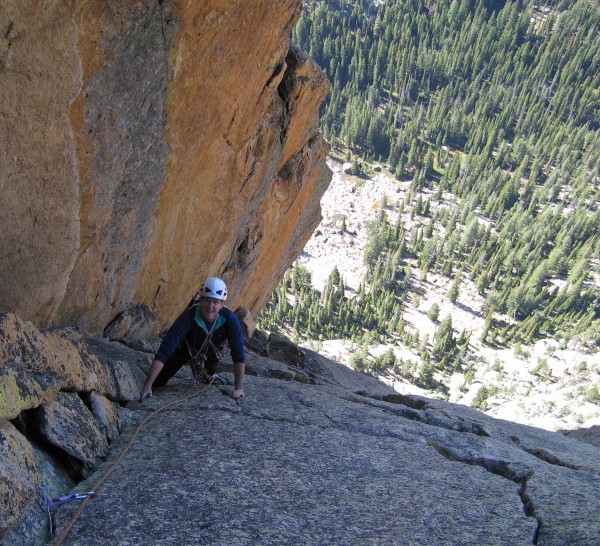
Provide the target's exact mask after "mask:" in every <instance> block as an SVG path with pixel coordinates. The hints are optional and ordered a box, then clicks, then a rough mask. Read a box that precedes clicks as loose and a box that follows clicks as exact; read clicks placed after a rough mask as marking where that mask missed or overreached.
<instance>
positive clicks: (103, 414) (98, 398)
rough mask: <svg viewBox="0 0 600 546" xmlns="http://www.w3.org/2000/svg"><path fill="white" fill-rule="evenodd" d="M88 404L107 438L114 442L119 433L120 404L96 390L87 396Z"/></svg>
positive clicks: (109, 441)
mask: <svg viewBox="0 0 600 546" xmlns="http://www.w3.org/2000/svg"><path fill="white" fill-rule="evenodd" d="M84 400H85V398H84ZM86 404H87V405H88V406H89V408H90V410H91V412H92V413H93V415H94V417H95V418H96V419H97V420H98V423H99V424H100V430H101V431H102V432H104V434H105V436H106V440H107V441H108V443H109V444H110V443H112V441H113V440H114V439H115V438H116V437H117V436H118V434H119V410H118V408H119V405H118V404H116V403H115V402H111V401H110V400H109V399H108V398H106V397H105V396H102V395H101V394H99V393H97V392H94V391H92V392H90V393H89V395H88V396H87V400H86Z"/></svg>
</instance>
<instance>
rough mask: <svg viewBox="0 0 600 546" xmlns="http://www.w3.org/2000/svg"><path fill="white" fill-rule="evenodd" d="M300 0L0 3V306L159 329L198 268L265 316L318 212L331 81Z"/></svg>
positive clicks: (43, 316) (235, 302)
mask: <svg viewBox="0 0 600 546" xmlns="http://www.w3.org/2000/svg"><path fill="white" fill-rule="evenodd" d="M301 7H302V3H301V1H300V0H281V1H278V2H273V1H266V0H247V1H245V2H223V1H217V0H209V1H205V2H183V1H175V0H173V1H164V2H160V3H158V2H151V1H149V0H147V1H146V0H136V1H132V0H116V1H113V2H110V3H107V2H103V1H100V0H92V1H90V2H85V3H74V2H72V1H59V2H53V3H52V4H48V3H44V4H40V3H39V2H33V0H8V1H7V2H3V3H2V4H1V5H0V21H1V23H0V25H4V26H5V27H6V28H3V29H0V30H1V32H0V72H1V73H2V77H3V85H2V86H1V88H0V98H1V99H2V102H1V103H2V104H3V114H4V116H0V129H2V130H1V131H0V180H1V181H2V192H3V199H2V201H1V202H0V218H1V220H0V225H1V230H2V234H3V236H2V238H1V239H0V281H1V282H2V285H1V286H2V288H1V289H0V310H6V311H12V312H15V313H17V314H18V315H20V316H21V317H23V318H25V319H27V320H31V321H32V322H34V323H36V324H38V325H62V324H77V325H79V326H83V327H85V328H88V329H90V330H92V331H102V330H103V329H104V327H105V326H106V325H107V324H108V323H110V322H111V321H112V320H113V319H114V318H115V316H117V315H118V314H119V313H120V312H121V311H124V310H126V309H129V308H131V307H133V306H135V305H146V306H147V307H148V308H149V309H150V310H152V311H153V312H154V313H155V315H156V317H157V321H156V327H157V329H162V328H164V327H166V326H168V325H169V323H170V322H171V321H172V320H173V319H174V318H175V317H176V316H177V314H178V313H179V312H180V311H181V310H182V308H183V307H184V306H185V305H186V303H187V302H189V300H190V299H191V297H192V296H193V294H194V293H195V292H196V291H197V289H198V286H199V283H200V281H201V279H202V278H203V277H206V276H211V275H220V276H223V277H224V278H225V280H226V281H227V283H228V285H229V295H230V297H229V301H228V305H229V306H230V307H233V308H236V307H240V306H244V307H248V308H249V309H250V310H251V313H252V314H253V315H256V314H257V312H258V311H259V310H260V308H261V307H262V306H263V305H264V303H265V302H266V300H267V298H268V297H269V294H270V293H271V291H272V290H273V289H274V288H275V286H276V285H277V283H278V281H279V279H280V278H281V276H282V275H283V272H284V271H285V269H286V268H287V267H288V266H289V265H290V264H291V263H292V262H293V260H294V259H295V257H296V256H297V255H298V254H299V252H300V251H301V250H302V248H303V246H304V244H305V242H306V241H307V239H308V238H309V237H310V235H311V233H312V231H313V230H314V228H315V227H316V225H317V224H318V222H319V221H320V205H319V202H320V198H321V196H322V194H323V192H324V191H325V189H326V188H327V186H328V184H329V181H330V173H329V170H328V169H327V167H326V165H325V156H326V153H327V146H326V144H325V142H324V141H323V139H322V138H321V136H320V135H319V134H318V129H317V115H318V108H319V106H320V104H321V102H322V101H323V100H324V98H325V96H326V94H327V92H328V90H329V84H328V82H327V81H326V79H325V77H324V75H323V73H322V71H321V70H320V69H319V68H318V67H317V66H316V65H315V64H314V63H313V62H312V61H311V60H310V59H307V58H306V57H305V56H303V55H302V54H301V53H299V52H295V51H290V49H289V39H290V33H291V29H292V28H293V26H294V24H295V23H296V21H297V19H298V17H299V15H300V10H301Z"/></svg>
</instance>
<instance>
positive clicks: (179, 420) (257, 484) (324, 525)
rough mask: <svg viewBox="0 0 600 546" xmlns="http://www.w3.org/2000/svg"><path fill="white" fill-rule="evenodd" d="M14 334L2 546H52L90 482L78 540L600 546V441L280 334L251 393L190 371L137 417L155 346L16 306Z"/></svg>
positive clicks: (7, 373)
mask: <svg viewBox="0 0 600 546" xmlns="http://www.w3.org/2000/svg"><path fill="white" fill-rule="evenodd" d="M0 333H1V337H0V349H1V351H2V353H1V359H0V389H1V390H0V392H3V393H9V395H10V401H9V402H7V403H5V404H0V410H1V411H0V478H1V480H0V544H6V545H10V546H15V545H31V544H43V543H46V541H47V539H48V535H47V533H48V527H49V521H48V513H47V510H46V500H47V499H48V498H52V497H59V496H62V495H65V494H67V493H68V492H69V491H71V492H82V491H90V490H91V491H95V495H94V497H93V498H91V499H90V501H89V503H87V505H86V506H85V509H84V510H83V513H82V515H81V516H80V517H79V518H78V519H77V520H76V521H75V522H74V526H73V527H72V529H70V530H69V531H68V533H67V534H66V535H65V534H64V532H66V529H67V525H69V524H70V523H71V518H72V516H73V515H74V512H75V510H76V509H77V508H78V503H77V502H74V503H71V504H67V505H63V506H60V507H56V508H52V509H51V514H52V518H53V526H54V527H55V528H56V533H55V538H58V539H59V541H62V542H61V543H62V544H82V545H86V546H89V545H91V544H99V545H104V544H115V545H116V544H215V545H217V544H277V545H279V544H377V545H380V544H419V545H426V544H427V545H428V544H468V545H480V544H486V545H492V544H497V545H502V546H504V545H506V544H511V545H512V544H540V545H541V544H544V545H558V544H569V545H571V544H574V545H577V544H581V545H583V544H586V545H588V544H598V543H599V542H600V519H599V518H600V510H599V508H600V505H599V503H600V501H599V497H598V491H599V490H600V465H599V462H598V461H599V460H600V459H599V457H598V453H599V452H598V448H597V447H595V446H593V445H588V444H584V443H580V442H578V441H576V440H572V439H571V438H568V437H565V436H563V435H561V434H558V433H554V432H548V431H545V430H541V429H536V428H533V427H528V426H524V425H518V424H514V423H510V422H507V421H501V420H497V419H493V418H491V417H488V416H486V415H484V414H482V413H480V412H478V411H476V410H474V409H472V408H468V407H465V406H460V405H455V404H449V403H445V402H440V401H435V400H428V399H426V398H422V397H416V396H405V395H400V394H398V393H396V392H394V391H393V390H392V389H391V388H390V387H388V386H386V385H384V384H382V383H380V382H378V381H377V380H376V379H375V378H373V377H369V376H366V375H363V374H357V373H355V372H353V371H351V370H349V369H347V368H345V367H344V366H342V365H339V364H337V363H335V362H332V361H329V360H327V359H325V358H323V357H321V356H319V355H317V354H315V353H312V352H310V351H306V350H302V349H300V348H299V347H297V346H295V345H293V344H292V343H290V342H289V341H287V340H286V339H285V338H282V337H281V336H276V335H271V336H268V337H267V336H266V335H265V334H262V333H261V332H257V333H255V334H254V336H253V337H250V338H247V339H246V343H247V347H248V358H247V378H246V398H244V399H242V400H241V401H238V402H236V401H234V400H233V399H231V397H230V396H228V395H229V394H230V392H231V390H232V382H233V375H232V373H231V370H232V367H233V364H232V363H231V360H230V359H229V358H225V359H224V360H223V361H222V362H221V366H222V368H221V370H220V374H221V376H222V377H223V378H224V379H225V380H226V381H227V382H228V383H229V384H226V385H218V386H214V385H213V386H210V387H206V386H199V385H198V384H196V383H195V382H194V380H193V378H192V375H191V373H190V371H189V369H188V368H187V367H184V368H183V369H182V370H181V371H180V372H179V373H178V374H177V375H176V376H175V377H174V378H173V380H172V381H171V382H169V384H168V385H167V386H165V387H164V388H162V389H157V390H156V392H155V393H154V394H155V396H154V397H153V398H150V399H147V400H145V401H144V402H143V403H142V404H141V405H139V404H138V405H137V407H136V404H135V403H132V402H131V401H132V399H135V398H136V397H137V393H138V392H139V388H140V387H141V384H142V382H143V379H144V371H145V370H146V369H147V367H148V365H149V361H150V359H151V357H152V344H153V342H147V343H141V344H139V346H138V347H137V349H135V350H134V349H133V348H131V347H127V346H125V345H123V344H122V343H118V342H110V341H108V340H107V339H105V338H102V337H100V336H94V335H89V334H82V333H81V332H77V331H76V330H74V329H61V330H53V331H41V330H38V329H37V328H35V327H34V326H33V325H32V324H31V323H28V322H25V321H23V320H20V319H18V318H17V317H15V316H14V315H11V314H5V315H0ZM140 349H146V350H147V351H148V352H146V351H143V350H140ZM157 411H158V413H155V412H157ZM146 417H148V418H149V420H146ZM142 423H143V424H142ZM139 424H142V427H141V428H139V429H138V425H139ZM119 433H121V434H119ZM130 440H131V443H130ZM126 446H129V447H127V448H126ZM109 447H110V449H109ZM82 479H83V480H84V481H81V480H82Z"/></svg>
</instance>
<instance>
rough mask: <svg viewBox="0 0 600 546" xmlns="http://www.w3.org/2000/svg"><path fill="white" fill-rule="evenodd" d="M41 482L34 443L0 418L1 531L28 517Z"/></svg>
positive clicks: (1, 532) (0, 532) (3, 531)
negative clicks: (30, 442) (28, 511)
mask: <svg viewBox="0 0 600 546" xmlns="http://www.w3.org/2000/svg"><path fill="white" fill-rule="evenodd" d="M39 482H40V478H39V474H38V471H37V468H36V465H35V458H34V454H33V449H32V448H31V445H30V444H29V442H28V441H27V439H26V438H25V437H24V436H23V435H22V434H21V433H20V432H19V431H18V430H17V429H16V428H15V427H14V426H13V425H11V424H10V423H9V422H7V421H0V535H2V534H3V533H5V532H6V531H7V530H9V529H11V528H12V527H15V526H16V525H17V524H19V523H20V521H21V520H22V519H23V518H24V517H25V514H26V512H27V510H28V509H29V507H30V506H31V505H32V504H33V503H34V501H35V497H36V491H37V487H38V485H39Z"/></svg>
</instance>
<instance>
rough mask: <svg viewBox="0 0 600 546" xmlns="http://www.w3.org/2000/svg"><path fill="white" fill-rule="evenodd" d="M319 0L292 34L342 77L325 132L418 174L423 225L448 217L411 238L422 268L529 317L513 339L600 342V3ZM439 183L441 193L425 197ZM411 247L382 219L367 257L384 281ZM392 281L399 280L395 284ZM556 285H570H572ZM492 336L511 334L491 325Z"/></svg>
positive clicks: (359, 152) (499, 309)
mask: <svg viewBox="0 0 600 546" xmlns="http://www.w3.org/2000/svg"><path fill="white" fill-rule="evenodd" d="M305 7H306V9H305V10H304V12H303V14H302V17H301V18H300V21H299V23H298V26H297V27H296V29H295V30H294V34H293V40H294V42H295V43H296V44H297V45H299V46H300V47H301V48H302V49H304V50H305V51H307V52H308V53H309V54H310V55H311V56H313V57H314V58H315V59H316V60H317V61H318V62H319V63H320V65H321V66H322V67H323V68H324V69H325V71H326V72H327V74H328V76H329V78H330V80H331V81H332V83H333V89H332V93H331V95H330V97H329V98H328V100H327V102H326V104H325V106H324V109H323V115H322V117H321V125H322V128H323V132H324V133H325V134H326V135H331V136H333V137H334V138H335V140H336V141H337V142H343V143H344V144H345V145H346V146H347V147H348V148H349V151H348V156H349V157H350V156H353V157H355V156H359V157H363V158H365V159H367V160H369V159H370V158H378V159H380V160H387V162H388V165H389V168H390V171H391V172H394V173H395V175H396V176H397V177H398V178H401V179H405V180H406V179H408V180H412V182H411V188H410V200H409V201H410V202H409V203H407V205H409V206H410V205H412V207H411V208H409V209H408V210H410V211H411V214H412V215H413V217H415V218H416V217H422V216H431V215H433V217H434V218H435V214H436V212H444V213H445V217H444V218H442V215H441V214H439V217H440V219H439V221H435V222H434V221H433V219H432V221H431V222H430V223H428V224H427V225H426V227H425V229H424V230H423V229H420V230H417V231H414V230H413V232H412V233H406V234H404V233H403V239H404V237H405V236H406V237H407V243H406V247H405V248H408V249H409V252H410V253H412V255H413V256H416V257H417V258H418V266H419V269H420V271H421V273H422V275H425V274H426V273H427V272H429V271H432V270H436V271H440V272H442V273H443V274H444V275H446V276H450V275H452V274H453V268H454V269H458V270H460V271H463V272H465V273H467V274H469V275H470V276H471V278H472V279H473V281H475V282H476V286H477V288H478V290H479V291H480V292H481V293H482V294H483V295H487V296H488V298H490V299H491V298H493V299H494V302H493V304H490V306H489V307H488V309H487V310H486V314H489V313H490V312H492V313H508V314H510V315H512V317H513V318H514V319H515V320H517V321H519V324H517V325H516V326H514V327H511V328H508V329H507V330H506V331H505V332H504V336H503V338H502V340H503V341H504V342H509V341H511V340H512V341H516V340H517V339H523V340H524V341H526V342H530V341H533V340H534V339H535V338H536V337H538V336H539V335H555V336H557V335H568V336H573V335H583V336H585V339H587V340H590V341H596V340H599V339H600V326H599V320H598V318H599V317H598V316H597V314H595V315H591V314H590V309H592V308H593V306H594V302H595V301H596V300H597V299H598V297H599V294H598V287H597V285H592V286H590V282H591V280H592V279H591V277H590V265H591V264H592V263H596V264H597V263H600V235H599V234H600V212H599V211H598V208H599V207H598V201H599V199H600V190H599V189H598V188H599V187H600V186H599V177H600V175H599V174H598V173H599V170H600V169H599V166H600V146H599V141H600V137H599V135H600V116H599V114H598V112H599V111H600V110H599V108H598V104H599V102H598V94H597V89H598V88H600V60H599V59H600V33H598V32H597V29H598V28H599V27H600V10H599V9H597V8H598V6H597V2H596V3H594V2H592V3H590V2H589V1H588V0H574V1H573V2H570V3H566V2H561V3H560V6H558V5H557V4H556V3H555V2H552V3H550V4H548V5H537V4H535V3H534V2H533V1H532V0H525V1H523V2H504V3H499V4H494V3H490V2H489V1H488V0H473V1H472V2H471V3H470V4H465V3H464V2H463V3H457V2H435V3H434V8H433V7H432V5H431V3H430V2H426V0H411V1H410V2H398V1H389V2H383V3H373V2H372V0H357V1H356V2H353V3H347V2H342V1H341V0H329V1H327V2H316V1H310V2H306V3H305ZM547 8H549V10H548V9H547ZM350 149H351V150H352V154H350ZM353 164H354V168H355V169H361V170H364V169H363V167H362V165H361V164H360V162H359V161H356V160H355V161H354V163H353ZM356 174H359V175H360V174H361V173H360V172H357V173H356ZM427 188H429V189H431V190H434V191H436V194H435V195H436V199H434V200H432V199H425V198H424V197H423V194H422V191H423V190H424V189H427ZM444 192H451V193H453V194H454V195H455V196H456V197H457V198H458V200H457V201H456V202H455V203H454V204H453V207H454V210H452V211H451V212H450V214H448V213H447V209H446V207H443V208H441V209H438V210H437V211H436V207H439V201H440V199H442V197H443V195H444ZM436 201H437V203H436ZM408 240H410V244H409V243H408ZM397 248H398V246H396V244H395V241H394V240H393V239H390V238H388V237H387V234H386V233H385V232H384V230H383V229H382V226H381V225H379V226H377V228H376V229H374V231H373V233H371V235H370V243H369V245H368V249H367V252H366V254H365V263H366V264H367V265H368V267H369V270H370V272H371V273H373V272H374V271H375V269H376V267H377V265H378V263H382V262H383V261H385V260H389V259H390V257H389V255H390V254H393V253H394V251H395V250H396V249H397ZM401 254H402V257H404V254H405V250H403V251H402V252H401ZM382 267H383V266H382ZM390 275H392V273H391V270H390V269H389V268H388V278H387V279H384V282H386V283H390V282H391V283H392V284H393V279H391V278H390ZM457 277H458V275H457ZM556 277H559V278H561V279H565V278H566V280H567V283H566V284H564V285H563V286H562V287H561V288H560V289H558V288H556V284H555V283H554V281H555V280H556ZM369 282H371V279H369ZM388 287H389V288H390V289H392V290H395V287H393V286H390V285H388ZM456 289H457V288H456V287H454V286H453V287H452V290H453V292H451V293H450V294H449V298H450V299H451V300H452V301H456V298H457V297H458V294H457V293H456ZM492 318H493V317H492ZM490 320H491V319H490ZM488 333H492V335H496V333H495V331H494V330H493V321H492V320H491V322H490V324H489V330H488ZM485 339H486V340H487V336H486V338H485Z"/></svg>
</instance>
